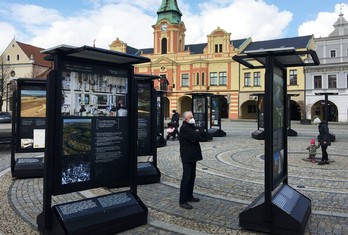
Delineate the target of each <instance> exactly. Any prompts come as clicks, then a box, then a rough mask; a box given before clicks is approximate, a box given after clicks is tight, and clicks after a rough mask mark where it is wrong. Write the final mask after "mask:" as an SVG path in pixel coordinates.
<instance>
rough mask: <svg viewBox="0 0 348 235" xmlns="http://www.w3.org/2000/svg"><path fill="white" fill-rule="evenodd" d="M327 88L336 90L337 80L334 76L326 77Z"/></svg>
mask: <svg viewBox="0 0 348 235" xmlns="http://www.w3.org/2000/svg"><path fill="white" fill-rule="evenodd" d="M328 82H329V86H328V87H329V88H337V79H336V75H335V74H331V75H329V76H328Z"/></svg>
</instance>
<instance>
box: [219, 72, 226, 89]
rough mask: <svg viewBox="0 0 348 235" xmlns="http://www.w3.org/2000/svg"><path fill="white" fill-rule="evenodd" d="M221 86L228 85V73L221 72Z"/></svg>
mask: <svg viewBox="0 0 348 235" xmlns="http://www.w3.org/2000/svg"><path fill="white" fill-rule="evenodd" d="M219 85H220V86H226V85H227V73H226V72H219Z"/></svg>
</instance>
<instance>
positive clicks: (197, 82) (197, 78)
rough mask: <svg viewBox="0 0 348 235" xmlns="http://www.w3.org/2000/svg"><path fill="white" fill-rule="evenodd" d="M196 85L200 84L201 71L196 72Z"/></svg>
mask: <svg viewBox="0 0 348 235" xmlns="http://www.w3.org/2000/svg"><path fill="white" fill-rule="evenodd" d="M196 85H199V73H198V72H197V73H196Z"/></svg>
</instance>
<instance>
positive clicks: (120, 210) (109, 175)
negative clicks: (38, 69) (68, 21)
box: [37, 45, 149, 234]
mask: <svg viewBox="0 0 348 235" xmlns="http://www.w3.org/2000/svg"><path fill="white" fill-rule="evenodd" d="M42 53H44V54H47V56H46V59H47V60H51V61H52V62H53V70H52V71H51V72H50V74H49V75H48V79H47V113H46V117H47V119H46V120H47V127H46V152H45V158H46V160H45V163H44V166H45V168H44V189H43V212H42V213H41V214H40V215H39V216H38V217H37V223H38V228H39V231H40V232H41V233H43V234H115V233H117V232H120V231H123V230H126V229H129V228H133V227H136V226H139V225H142V224H145V223H146V222H147V215H148V210H147V207H146V206H145V205H144V204H143V203H142V202H141V200H140V198H139V197H138V196H137V184H136V175H137V148H136V147H135V146H137V124H138V114H137V97H138V93H137V86H136V85H137V84H136V81H135V79H134V66H133V64H138V63H144V62H149V59H148V58H145V57H140V56H133V55H129V54H124V53H120V52H115V51H110V50H106V49H101V48H95V47H89V46H83V47H72V46H66V45H62V46H57V47H55V48H51V49H47V50H44V51H42ZM118 185H130V189H129V190H126V191H122V192H118V193H114V194H110V195H102V196H98V195H96V197H95V198H88V199H84V200H80V201H73V202H67V203H65V204H57V205H54V206H53V207H52V196H53V195H62V194H66V193H72V192H77V191H81V190H88V189H93V188H97V187H110V186H113V187H115V186H118Z"/></svg>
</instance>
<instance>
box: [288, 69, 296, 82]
mask: <svg viewBox="0 0 348 235" xmlns="http://www.w3.org/2000/svg"><path fill="white" fill-rule="evenodd" d="M290 85H297V70H296V69H291V70H290Z"/></svg>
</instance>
